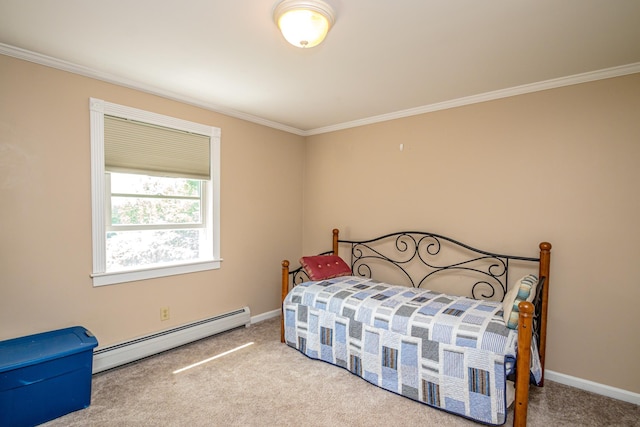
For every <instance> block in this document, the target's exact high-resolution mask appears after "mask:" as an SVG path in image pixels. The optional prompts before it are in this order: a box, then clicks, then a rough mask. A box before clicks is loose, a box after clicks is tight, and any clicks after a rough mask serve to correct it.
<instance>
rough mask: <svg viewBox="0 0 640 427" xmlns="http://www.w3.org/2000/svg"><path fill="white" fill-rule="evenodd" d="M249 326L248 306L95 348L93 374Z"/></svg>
mask: <svg viewBox="0 0 640 427" xmlns="http://www.w3.org/2000/svg"><path fill="white" fill-rule="evenodd" d="M250 323H251V313H250V311H249V307H243V308H241V309H239V310H235V311H231V312H229V313H224V314H220V315H218V316H214V317H211V318H208V319H204V320H200V321H197V322H193V323H189V324H186V325H182V326H178V327H176V328H172V329H168V330H166V331H162V332H158V333H155V334H152V335H147V336H144V337H141V338H137V339H134V340H131V341H127V342H123V343H120V344H116V345H112V346H109V347H105V348H101V349H97V350H96V351H94V353H93V373H94V374H95V373H97V372H102V371H105V370H107V369H111V368H115V367H117V366H120V365H124V364H126V363H130V362H134V361H136V360H139V359H142V358H145V357H148V356H153V355H154V354H158V353H161V352H163V351H166V350H170V349H172V348H175V347H178V346H181V345H184V344H188V343H190V342H193V341H197V340H199V339H202V338H206V337H209V336H211V335H215V334H219V333H221V332H225V331H228V330H230V329H234V328H238V327H240V326H243V325H244V326H248V325H249V324H250Z"/></svg>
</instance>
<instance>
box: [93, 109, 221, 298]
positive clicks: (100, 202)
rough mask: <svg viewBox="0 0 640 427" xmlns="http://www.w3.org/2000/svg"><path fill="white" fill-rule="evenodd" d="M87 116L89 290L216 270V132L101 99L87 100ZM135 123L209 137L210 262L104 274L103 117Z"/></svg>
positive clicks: (218, 145)
mask: <svg viewBox="0 0 640 427" xmlns="http://www.w3.org/2000/svg"><path fill="white" fill-rule="evenodd" d="M89 110H90V116H91V207H92V245H93V272H92V274H91V277H92V279H93V286H103V285H111V284H115V283H124V282H132V281H137V280H145V279H153V278H157V277H165V276H173V275H176V274H186V273H193V272H197V271H205V270H213V269H218V268H220V263H221V261H222V258H221V257H220V129H219V128H216V127H212V126H206V125H202V124H199V123H194V122H189V121H186V120H182V119H177V118H174V117H169V116H164V115H161V114H156V113H152V112H149V111H144V110H139V109H137V108H132V107H126V106H123V105H118V104H113V103H110V102H106V101H103V100H101V99H95V98H90V99H89ZM105 114H107V115H112V116H117V117H123V118H128V119H131V120H138V121H141V122H146V123H151V124H155V125H159V126H165V127H170V128H174V129H180V130H184V131H187V132H194V133H198V134H201V135H206V136H209V137H210V139H211V160H210V163H211V182H209V183H207V186H208V187H211V195H212V197H206V203H207V204H208V209H207V212H208V215H209V218H206V219H205V220H206V221H207V222H209V221H210V224H211V228H212V231H213V239H212V241H211V245H212V252H211V253H212V254H213V256H212V258H211V260H207V261H204V262H203V261H196V262H191V263H180V264H175V265H168V266H161V267H152V268H141V269H137V270H127V271H122V272H106V225H105V220H106V217H105V212H106V211H105V200H106V199H105V196H106V194H105V166H104V115H105Z"/></svg>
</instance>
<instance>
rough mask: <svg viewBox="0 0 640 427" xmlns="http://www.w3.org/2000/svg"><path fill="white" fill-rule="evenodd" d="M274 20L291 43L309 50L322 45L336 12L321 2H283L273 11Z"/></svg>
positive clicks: (284, 0)
mask: <svg viewBox="0 0 640 427" xmlns="http://www.w3.org/2000/svg"><path fill="white" fill-rule="evenodd" d="M273 19H274V20H275V21H276V24H277V25H278V28H280V31H281V32H282V35H283V36H284V38H285V39H286V40H287V41H288V42H289V43H291V44H292V45H294V46H296V47H300V48H308V47H314V46H317V45H319V44H320V43H322V40H324V38H325V37H326V35H327V33H328V32H329V29H330V28H331V26H332V25H333V23H334V21H335V12H334V11H333V9H332V8H331V6H329V5H328V4H327V3H325V2H323V1H320V0H283V1H282V2H280V4H278V5H277V6H276V8H275V10H274V11H273Z"/></svg>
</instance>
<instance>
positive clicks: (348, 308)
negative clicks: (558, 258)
mask: <svg viewBox="0 0 640 427" xmlns="http://www.w3.org/2000/svg"><path fill="white" fill-rule="evenodd" d="M341 245H342V246H348V247H349V248H350V253H349V254H348V256H349V257H350V263H349V264H347V263H346V262H345V261H343V259H342V258H340V257H339V256H338V248H339V246H341ZM539 248H540V256H539V257H538V258H533V257H523V256H514V255H501V254H497V253H493V252H488V251H484V250H479V249H475V248H473V247H471V246H468V245H466V244H463V243H460V242H458V241H456V240H453V239H451V238H448V237H445V236H441V235H437V234H433V233H427V232H398V233H391V234H386V235H384V236H381V237H377V238H374V239H369V240H361V241H353V240H341V239H340V238H339V234H338V230H333V249H332V251H329V252H325V253H323V254H320V255H317V256H311V257H302V258H301V259H300V262H301V264H302V265H301V267H299V268H296V269H294V270H291V271H290V269H289V265H290V264H289V261H287V260H284V261H283V262H282V299H283V303H282V309H283V316H282V325H281V326H282V333H281V340H282V342H286V343H287V344H288V345H289V346H291V347H294V348H296V349H298V350H299V351H301V352H302V353H303V354H305V355H307V356H308V357H310V358H313V359H319V360H323V361H325V362H329V363H331V364H334V365H337V366H340V367H343V368H345V369H347V370H349V371H350V372H351V373H353V374H355V375H358V376H360V377H362V378H363V379H365V380H366V381H368V382H370V383H372V384H375V385H377V386H379V387H381V388H384V389H386V390H389V391H392V392H394V393H397V394H400V395H403V396H406V397H408V398H410V399H413V400H416V401H418V402H421V403H424V404H427V405H429V406H433V407H436V408H438V409H442V410H445V411H448V412H451V413H454V414H457V415H461V416H463V417H466V418H470V419H472V420H475V421H477V422H480V423H484V424H489V425H501V424H504V423H505V422H506V419H507V408H508V407H509V403H510V402H509V401H510V400H511V399H509V394H510V393H509V391H510V386H509V384H510V383H511V381H510V380H513V382H514V383H515V401H514V422H513V425H515V426H525V425H526V420H527V404H528V397H529V384H530V383H532V384H535V385H538V386H542V385H543V381H544V378H543V375H544V355H545V349H546V317H547V304H548V290H549V264H550V256H551V255H550V251H551V244H549V243H546V242H544V243H540V245H539ZM389 283H393V284H394V285H390V284H389ZM290 285H291V286H290ZM461 285H462V286H464V287H466V290H462V289H463V288H462V287H461ZM516 356H517V357H516ZM511 387H513V386H511Z"/></svg>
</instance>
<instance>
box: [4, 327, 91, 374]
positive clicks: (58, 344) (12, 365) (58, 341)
mask: <svg viewBox="0 0 640 427" xmlns="http://www.w3.org/2000/svg"><path fill="white" fill-rule="evenodd" d="M97 345H98V340H97V339H96V337H94V336H93V334H92V333H91V332H89V331H88V330H87V329H85V328H83V327H82V326H74V327H71V328H66V329H58V330H55V331H49V332H43V333H39V334H34V335H28V336H25V337H19V338H12V339H10V340H6V341H0V373H2V372H7V371H11V370H14V369H19V368H24V367H26V366H30V365H33V364H36V363H42V362H46V361H48V360H52V359H57V358H60V357H64V356H68V355H71V354H75V353H80V352H83V351H87V350H90V349H93V348H94V347H96V346H97Z"/></svg>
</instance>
